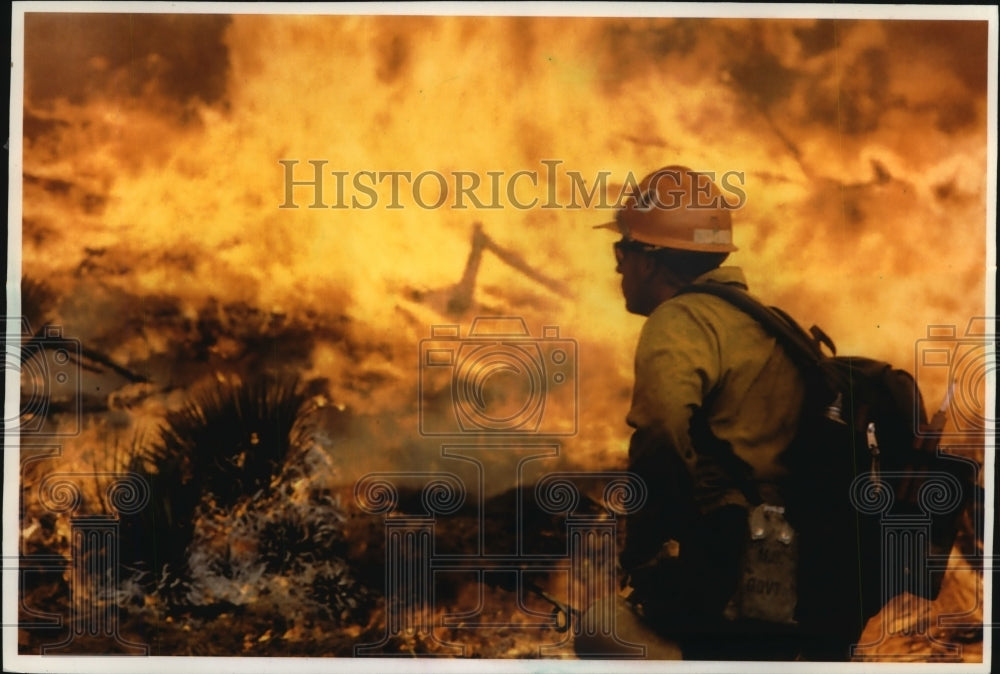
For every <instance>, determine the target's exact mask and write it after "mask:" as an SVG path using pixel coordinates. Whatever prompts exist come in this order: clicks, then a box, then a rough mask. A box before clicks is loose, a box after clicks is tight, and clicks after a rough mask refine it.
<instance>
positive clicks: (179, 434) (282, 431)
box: [121, 377, 308, 599]
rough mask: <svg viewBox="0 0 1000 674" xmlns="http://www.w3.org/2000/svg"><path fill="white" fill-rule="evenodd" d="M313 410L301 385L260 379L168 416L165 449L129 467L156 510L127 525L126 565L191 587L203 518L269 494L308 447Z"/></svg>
mask: <svg viewBox="0 0 1000 674" xmlns="http://www.w3.org/2000/svg"><path fill="white" fill-rule="evenodd" d="M307 402H308V397H307V396H306V395H305V394H304V393H302V392H301V391H300V390H299V387H298V382H297V380H296V379H294V378H290V379H282V378H273V377H261V378H258V379H255V380H252V381H249V382H217V383H215V384H214V385H213V386H209V387H207V388H205V389H203V390H202V391H200V392H198V393H196V394H194V395H192V396H191V398H190V399H189V400H188V401H187V402H186V403H185V404H184V406H183V407H181V409H179V410H177V411H174V412H170V413H169V414H168V415H167V417H166V420H165V423H164V425H163V428H162V430H161V433H160V438H159V441H158V442H157V443H155V444H154V445H153V446H152V448H150V449H149V450H147V451H146V452H143V453H142V455H140V456H138V457H136V458H135V459H134V460H133V461H132V464H131V465H130V466H129V469H130V470H132V471H135V472H137V473H139V474H140V475H142V476H143V477H144V478H145V479H146V481H147V483H148V485H149V491H150V503H149V505H148V506H147V507H146V508H144V509H142V510H141V511H139V512H138V513H137V514H135V515H129V516H125V517H123V518H122V523H121V525H122V526H121V530H122V536H121V541H122V553H121V554H122V561H123V562H124V563H125V564H127V565H130V566H135V567H137V568H145V569H148V570H149V571H152V577H153V578H154V579H158V580H163V577H164V576H165V575H167V576H170V577H171V579H172V581H181V582H182V583H183V582H185V581H187V580H189V579H190V568H189V566H188V563H187V551H188V546H189V544H190V543H191V541H192V538H193V535H194V526H195V521H196V519H197V518H198V516H199V514H201V513H202V512H209V511H211V510H212V509H213V508H214V509H222V510H227V509H231V508H233V507H234V506H235V505H236V504H237V502H238V501H240V500H241V499H247V498H250V497H258V496H262V495H266V494H267V493H269V492H270V490H271V488H272V481H273V480H274V479H275V478H276V477H277V476H278V475H279V473H280V471H281V469H282V467H283V465H284V463H285V460H286V458H287V457H288V455H289V452H290V451H292V450H293V449H295V448H302V447H303V446H304V445H305V442H306V439H307V437H308V429H307V426H306V424H305V422H304V419H305V417H306V412H307ZM167 586H168V587H176V583H175V582H170V583H168V585H167ZM175 599H179V597H175Z"/></svg>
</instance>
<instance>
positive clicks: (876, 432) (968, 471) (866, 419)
mask: <svg viewBox="0 0 1000 674" xmlns="http://www.w3.org/2000/svg"><path fill="white" fill-rule="evenodd" d="M681 292H682V293H688V292H698V293H707V294H710V295H715V296H716V297H720V298H722V299H724V300H726V301H727V302H729V303H731V304H732V305H734V306H736V307H737V308H739V309H740V310H742V311H743V312H745V313H746V314H748V315H749V316H751V317H752V318H754V319H755V320H756V321H758V322H759V323H760V324H761V325H762V326H763V327H764V329H765V330H766V331H767V332H768V333H770V334H771V335H773V336H774V337H775V338H776V339H777V340H778V343H779V344H781V345H782V347H783V348H784V349H785V351H786V353H787V354H788V355H789V357H790V358H791V359H792V360H793V362H795V363H796V365H797V366H798V368H799V370H800V372H801V373H802V376H803V379H804V381H805V385H806V393H805V401H804V403H803V409H802V413H801V417H800V421H799V430H798V434H797V437H796V439H795V440H794V441H793V443H792V445H791V446H790V447H789V448H788V449H787V450H786V451H785V452H784V454H783V456H782V460H783V462H784V463H785V464H786V465H787V467H788V473H789V476H790V477H789V479H788V480H787V482H786V483H785V484H784V485H783V487H782V491H783V497H784V500H785V504H786V517H787V518H788V521H789V522H790V523H791V524H792V526H793V527H794V528H795V530H796V531H797V532H798V534H799V574H798V593H799V597H798V608H797V611H796V618H797V620H798V621H799V624H800V625H803V626H805V627H806V628H807V629H808V628H809V627H812V629H814V630H816V631H818V632H822V631H830V630H834V631H841V632H843V633H844V634H845V637H846V638H848V639H850V638H851V635H852V634H856V635H859V634H860V632H861V631H862V630H863V628H864V625H865V623H866V622H867V620H868V618H870V617H871V616H873V615H875V614H876V613H878V611H879V610H881V608H882V607H883V606H884V605H885V604H886V602H888V601H889V600H890V599H892V598H893V597H895V596H897V595H899V594H901V593H903V592H909V593H911V594H914V595H917V596H919V597H925V598H927V599H935V598H937V596H938V593H939V592H940V590H941V580H942V577H943V573H944V569H945V566H946V564H947V559H948V555H949V554H950V552H951V548H952V545H953V544H954V542H955V539H956V536H957V534H958V528H959V518H960V516H961V514H962V512H963V510H964V509H965V507H966V506H967V505H968V502H969V499H970V498H971V496H972V494H973V492H974V489H975V484H976V476H977V472H978V470H979V466H978V464H977V463H976V462H975V461H973V460H971V459H968V458H964V457H959V456H955V455H952V454H947V453H945V452H943V451H941V450H939V449H938V440H939V438H940V434H941V430H942V428H943V426H944V422H945V418H944V417H945V415H944V412H943V411H941V412H938V413H936V414H935V415H934V418H933V419H931V420H930V422H928V419H927V415H926V412H925V410H924V403H923V399H922V397H921V395H920V391H919V389H918V388H917V384H916V381H915V380H914V378H913V377H912V376H911V375H910V374H909V373H907V372H905V371H902V370H898V369H895V368H893V367H892V366H891V365H889V364H888V363H884V362H880V361H877V360H873V359H870V358H860V357H851V356H836V355H835V354H836V350H835V347H834V345H833V342H832V341H831V340H830V339H829V337H827V336H826V335H825V333H823V332H822V331H821V330H819V329H818V328H815V327H814V328H813V329H812V331H811V333H812V334H811V335H810V334H808V333H806V332H805V331H804V330H803V329H802V328H801V327H800V326H799V325H798V324H797V323H796V322H795V321H794V320H793V319H792V318H791V317H790V316H788V314H786V313H785V312H783V311H782V310H780V309H778V308H776V307H767V306H765V305H763V304H762V303H761V302H759V301H758V300H756V299H755V298H754V297H752V296H751V295H750V294H749V293H747V292H746V291H744V290H742V289H741V288H739V287H737V286H733V285H726V284H721V283H702V284H696V285H691V286H688V287H686V288H684V289H682V290H681ZM821 344H822V345H826V346H827V347H828V349H829V350H830V352H831V354H832V355H826V353H824V351H823V349H822V348H821Z"/></svg>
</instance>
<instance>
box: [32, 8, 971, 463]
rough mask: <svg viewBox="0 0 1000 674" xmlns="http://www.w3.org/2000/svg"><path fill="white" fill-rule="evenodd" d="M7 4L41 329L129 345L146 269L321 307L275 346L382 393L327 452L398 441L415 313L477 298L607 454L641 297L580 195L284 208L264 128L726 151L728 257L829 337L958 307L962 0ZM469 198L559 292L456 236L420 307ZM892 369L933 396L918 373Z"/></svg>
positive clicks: (390, 455)
mask: <svg viewBox="0 0 1000 674" xmlns="http://www.w3.org/2000/svg"><path fill="white" fill-rule="evenodd" d="M25 28H26V40H25V42H26V54H25V63H26V69H25V99H24V191H23V197H24V200H23V216H24V218H23V261H22V264H23V272H24V273H25V274H26V275H28V276H30V277H33V278H36V279H44V280H46V282H48V283H49V284H50V285H52V286H53V287H54V288H55V290H56V291H57V292H58V293H59V295H60V298H61V299H60V302H59V305H58V311H57V313H58V317H59V320H60V321H61V323H62V324H63V325H64V326H65V330H66V333H67V334H68V335H72V336H74V337H76V338H79V339H81V340H82V341H83V342H84V343H87V344H92V345H100V346H103V347H105V348H106V350H107V351H108V352H109V355H110V356H111V357H112V358H113V359H114V360H115V361H116V362H119V363H121V364H125V365H129V364H131V365H132V366H138V365H141V364H142V363H145V362H148V361H150V360H151V359H153V358H155V357H156V355H157V354H158V353H165V352H167V351H168V346H169V342H170V340H171V339H174V337H172V336H169V335H163V334H156V333H155V331H152V330H146V331H144V330H143V329H142V326H141V325H140V326H135V325H132V324H129V325H128V326H126V325H124V318H122V317H123V316H124V315H126V314H128V315H130V316H134V315H142V312H143V308H142V307H143V306H144V303H145V302H148V301H150V300H149V298H151V297H159V296H169V297H174V298H178V300H179V301H180V303H181V306H182V307H183V310H184V311H185V312H187V314H189V315H191V316H193V315H195V314H196V312H197V311H198V309H199V307H201V306H203V305H204V303H205V302H206V301H209V298H213V299H214V300H215V301H218V302H219V303H221V304H226V303H234V302H242V303H246V304H247V305H249V306H251V307H255V308H257V309H259V310H260V311H262V312H264V314H265V315H266V314H268V313H275V314H281V315H285V316H292V317H297V316H306V315H309V316H312V315H319V316H321V317H322V316H326V317H339V318H340V319H342V320H343V322H344V323H345V324H347V325H349V326H350V327H349V332H350V334H351V335H352V338H353V339H354V341H355V342H357V343H358V344H362V345H368V346H369V347H370V348H369V349H360V350H358V349H355V350H353V351H351V352H349V353H348V352H346V351H345V350H344V349H342V348H340V346H339V345H338V344H336V343H333V342H330V341H329V340H323V339H316V340H315V342H314V343H312V344H311V345H310V349H311V352H310V355H309V358H308V359H307V364H306V366H305V367H304V374H305V375H306V376H310V377H326V378H328V379H329V381H330V383H331V384H330V385H331V391H330V393H331V398H332V399H333V402H334V403H336V404H337V405H339V406H342V407H346V408H348V409H350V410H353V411H354V412H356V413H358V414H361V415H365V418H367V419H369V420H375V419H386V417H388V416H395V417H396V420H395V421H394V422H392V423H389V422H386V423H387V424H388V425H383V424H382V423H381V422H377V423H376V422H372V423H368V424H362V425H360V426H356V427H354V428H352V429H351V430H350V431H349V432H347V433H346V434H344V436H343V437H341V438H339V439H338V443H339V446H340V447H341V448H342V449H343V450H345V451H340V452H338V455H337V461H338V462H339V469H338V470H340V471H341V473H340V477H341V478H342V479H344V480H346V481H350V480H352V479H355V478H356V477H357V476H358V475H360V474H362V473H363V472H365V471H367V470H371V469H379V468H385V467H387V466H397V467H399V466H400V464H407V463H408V461H412V460H414V457H413V454H412V447H413V445H414V444H420V443H421V442H422V441H420V439H419V438H418V436H417V429H416V426H415V420H416V416H415V405H416V402H415V400H414V397H413V396H414V388H413V387H414V386H415V381H416V377H417V345H418V342H419V341H420V340H421V339H424V338H427V337H429V336H430V326H431V325H434V324H438V323H459V324H461V325H463V327H464V326H467V325H468V322H469V320H470V319H471V318H472V317H473V316H475V315H477V314H511V315H520V316H523V317H524V318H525V319H526V321H527V324H528V326H529V329H530V330H531V331H532V334H536V335H537V334H540V331H541V327H542V326H543V325H558V326H559V328H560V334H561V336H562V337H564V338H570V339H575V340H577V341H578V344H579V367H580V396H579V420H580V431H579V433H578V435H577V436H574V437H572V438H568V439H566V440H565V443H564V447H565V449H564V456H565V457H567V459H568V460H570V462H571V463H577V462H579V463H581V464H583V465H587V466H595V465H602V466H621V465H622V463H623V460H624V448H625V443H626V439H627V428H626V427H625V424H624V414H625V411H626V409H627V406H628V399H629V393H630V386H631V355H632V350H633V348H634V344H635V339H636V336H637V333H638V329H639V327H640V325H641V319H639V318H637V317H633V316H629V315H627V314H626V313H625V310H624V306H623V302H622V300H621V297H620V292H619V288H618V278H617V276H616V274H615V273H614V262H613V256H612V255H611V250H610V244H611V243H612V240H613V236H611V235H610V234H608V233H607V232H594V231H592V225H594V224H597V223H600V222H602V221H604V220H606V219H607V218H608V217H609V213H608V212H607V211H601V210H598V209H594V208H591V209H569V208H561V209H541V208H535V209H531V210H518V209H514V208H510V207H505V208H502V209H497V210H477V209H475V208H469V209H456V208H453V207H449V206H445V207H443V208H441V209H437V210H426V209H421V208H418V207H416V206H415V205H414V204H413V203H412V199H409V198H408V197H406V196H404V197H403V206H404V208H402V209H398V210H393V209H387V208H386V207H385V206H386V205H387V204H388V202H389V195H388V194H387V192H386V191H385V189H384V188H383V189H380V201H379V204H378V205H377V206H376V207H375V208H373V209H370V210H359V209H344V210H335V209H310V208H307V207H306V206H307V205H308V204H309V203H311V193H309V191H308V190H307V189H302V188H296V189H297V191H296V201H297V203H298V204H299V205H300V208H298V209H280V208H279V205H280V204H281V203H282V201H283V200H284V189H285V188H284V184H283V181H284V174H283V169H282V167H281V165H279V163H278V162H279V160H282V159H294V160H298V161H299V162H300V164H299V166H297V167H296V171H297V174H296V175H297V178H299V179H303V178H304V177H308V176H309V175H310V171H311V168H310V167H309V165H308V164H307V163H306V162H307V161H308V160H310V159H323V160H327V161H328V162H329V163H328V165H327V166H326V169H327V170H341V171H348V172H350V173H351V174H353V173H355V172H359V171H366V170H371V171H391V170H408V171H412V172H413V173H414V174H416V173H419V172H421V171H424V170H436V171H440V172H443V173H446V174H447V173H448V172H451V171H478V172H480V173H485V171H504V172H505V173H506V174H507V175H510V174H513V173H515V172H516V171H519V170H531V171H537V172H538V173H539V174H540V177H541V180H542V181H543V182H542V184H540V186H539V187H538V189H537V190H533V191H531V190H529V192H530V193H529V194H526V195H525V198H531V196H537V197H539V198H540V199H544V197H545V195H546V193H547V192H546V189H547V188H549V186H548V185H547V184H545V183H544V180H545V167H544V166H543V164H542V163H541V162H542V161H543V160H551V159H555V160H559V161H561V162H562V164H561V165H560V168H559V171H560V172H564V171H567V170H573V171H579V172H580V173H581V174H582V175H584V176H586V177H588V178H590V177H596V176H597V174H598V173H599V172H600V171H610V172H611V178H610V183H612V184H620V182H621V181H622V180H624V178H625V175H626V173H628V172H629V171H633V172H634V173H635V174H636V176H637V177H639V176H641V175H643V174H645V173H647V172H649V171H650V170H652V169H655V168H657V167H659V166H662V165H665V164H670V163H682V164H687V165H689V166H692V167H694V168H696V169H702V170H708V171H716V172H718V173H720V174H721V173H723V172H725V171H731V170H732V171H742V172H745V176H746V181H745V185H744V188H745V190H746V193H747V197H748V198H747V202H746V204H745V206H744V208H742V209H741V210H739V211H737V212H736V214H735V217H734V226H735V238H736V243H737V245H738V246H739V247H740V251H739V252H738V253H736V254H734V255H733V256H732V258H731V262H732V263H734V264H738V265H741V266H742V267H743V268H744V270H745V271H746V273H747V275H748V277H749V279H750V283H751V289H752V290H753V291H755V292H756V293H757V294H758V295H759V296H761V297H762V298H764V299H765V300H767V301H768V302H770V303H773V304H776V305H779V306H781V307H783V308H784V309H786V310H787V311H789V312H790V313H791V314H792V315H794V316H796V317H797V318H798V319H799V320H800V322H802V323H803V324H804V325H806V326H808V325H811V324H813V323H816V324H819V325H821V326H823V327H824V328H825V329H826V331H827V332H828V333H829V334H830V335H831V336H832V337H833V338H834V340H835V341H836V342H837V343H838V346H839V347H840V351H841V352H842V353H859V354H865V355H870V356H873V357H877V358H882V359H886V360H890V361H892V362H894V363H896V364H897V365H899V366H901V367H904V368H906V369H910V370H912V369H914V353H915V346H916V344H917V342H918V340H920V339H921V338H923V337H925V336H926V334H927V326H928V325H932V324H955V325H957V326H958V331H959V333H961V332H962V330H964V327H965V325H966V324H967V322H968V320H969V319H970V318H971V317H974V316H981V315H984V312H985V311H986V307H985V306H984V303H985V296H986V284H985V281H984V279H985V277H986V274H985V271H984V262H985V259H986V248H985V246H986V239H987V230H986V228H987V222H986V208H985V203H986V200H985V197H986V169H987V167H986V150H987V148H986V129H987V121H986V107H987V103H986V65H987V25H986V23H985V22H973V21H966V22H959V21H955V22H924V21H842V20H837V21H833V20H763V19H752V20H751V19H741V20H737V19H725V20H724V19H715V20H709V19H667V18H664V19H625V18H622V19H614V18H612V19H596V18H595V19H588V18H517V17H499V18H488V17H482V18H480V17H464V18H462V17H388V16H383V17H373V16H331V17H324V16H308V17H296V16H232V17H222V16H211V15H203V16H199V15H124V14H118V15H116V14H107V15H83V14H29V15H28V16H27V17H26V22H25ZM483 177H484V180H485V175H484V176H483ZM331 184H332V180H329V181H327V189H331ZM568 185H569V181H568V180H561V181H557V185H556V189H557V191H558V194H559V198H560V200H561V201H562V202H563V203H566V202H567V201H568V199H569V196H568V194H567V193H566V192H567V189H568ZM588 186H589V182H588ZM435 192H436V188H434V189H433V190H431V194H434V193H435ZM485 198H487V197H484V199H485ZM327 201H328V202H330V201H332V198H331V197H329V196H328V197H327ZM451 203H453V200H451V199H449V204H451ZM476 222H481V223H482V225H483V231H484V232H485V233H486V234H487V235H488V236H489V237H490V238H491V239H492V240H493V241H494V242H496V243H497V244H498V245H499V246H502V247H504V248H506V249H508V250H511V251H515V252H516V253H517V254H518V255H519V256H520V257H521V258H522V259H523V260H524V261H525V262H526V264H528V265H529V266H531V267H532V268H534V269H536V270H538V271H540V272H542V273H543V274H545V275H546V276H548V277H550V278H552V279H554V280H556V281H558V282H561V283H562V284H563V285H564V286H565V287H567V288H569V291H570V297H568V298H567V297H561V296H559V295H557V294H555V293H553V292H551V291H550V290H548V289H546V288H544V287H542V286H541V285H539V284H538V283H535V282H534V281H532V280H530V279H529V278H527V277H526V276H525V275H524V274H522V273H521V272H519V271H517V270H516V269H514V268H512V267H511V266H509V265H506V264H503V263H502V262H501V261H500V260H499V259H498V257H497V256H495V255H491V254H490V253H488V252H487V253H486V254H485V255H484V257H483V260H482V264H481V266H480V268H479V274H478V277H477V280H476V287H475V297H474V299H475V304H474V306H473V307H471V308H470V310H469V311H467V312H465V313H464V314H461V315H458V316H456V315H449V314H448V313H447V311H446V304H447V300H448V298H449V296H450V293H451V292H452V290H451V289H452V288H453V286H454V284H456V283H457V282H458V281H459V279H460V278H461V277H462V273H463V270H464V268H465V264H466V258H467V256H468V254H469V249H470V237H471V233H472V227H473V225H474V223H476ZM383 347H385V348H383ZM276 358H277V359H278V360H279V361H280V354H278V355H277V356H276ZM206 374H207V375H209V376H210V373H206ZM359 382H376V383H375V384H372V385H367V386H366V385H362V384H359ZM921 386H922V388H923V389H924V393H925V395H926V396H927V399H928V405H929V406H931V407H936V406H937V403H938V401H940V400H941V398H942V396H943V394H944V388H945V377H944V376H943V373H942V376H927V377H925V378H924V379H923V380H921ZM423 446H425V447H426V449H427V452H428V453H429V455H433V454H434V452H435V451H436V445H435V443H434V442H423ZM404 457H405V458H404ZM426 460H427V461H431V460H432V459H426ZM423 462H424V461H423V460H417V461H416V463H417V464H418V465H419V464H422V463H423Z"/></svg>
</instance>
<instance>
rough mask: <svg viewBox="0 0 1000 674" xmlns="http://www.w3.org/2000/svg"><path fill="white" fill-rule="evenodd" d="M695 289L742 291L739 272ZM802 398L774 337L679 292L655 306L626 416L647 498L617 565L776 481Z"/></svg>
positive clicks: (721, 304) (723, 272)
mask: <svg viewBox="0 0 1000 674" xmlns="http://www.w3.org/2000/svg"><path fill="white" fill-rule="evenodd" d="M695 283H696V284H697V283H728V284H736V285H739V286H741V287H742V288H744V289H746V287H747V286H746V281H745V279H744V276H743V272H742V271H741V270H740V269H739V268H737V267H721V268H719V269H715V270H712V271H710V272H708V273H707V274H704V275H703V276H701V277H699V278H698V279H696V280H695ZM803 396H804V385H803V382H802V379H801V376H800V375H799V372H798V370H797V369H796V366H795V364H794V363H793V362H792V361H791V360H790V359H789V358H788V357H787V356H786V355H785V353H784V351H783V350H782V349H781V348H780V347H779V346H778V345H777V343H776V341H775V339H774V337H772V336H770V335H769V334H767V333H766V332H765V331H764V329H763V328H762V327H761V326H760V325H759V324H758V323H757V322H756V321H755V320H754V319H753V318H751V317H750V316H748V315H747V314H745V313H744V312H742V311H740V310H739V309H737V308H736V307H734V306H733V305H731V304H729V303H728V302H726V301H725V300H723V299H721V298H718V297H714V296H711V295H707V294H702V293H685V294H681V295H677V296H675V297H673V298H671V299H669V300H667V301H665V302H663V303H662V304H661V305H660V306H659V307H657V308H656V309H655V310H654V311H653V312H652V314H650V316H649V318H648V319H647V321H646V323H645V324H644V325H643V328H642V332H641V334H640V336H639V343H638V346H637V348H636V355H635V388H634V391H633V397H632V407H631V409H630V411H629V413H628V417H627V421H628V423H629V425H630V426H632V427H633V428H635V432H634V434H633V436H632V442H631V445H630V447H629V464H630V469H631V470H632V471H634V472H636V473H637V474H638V475H640V476H641V477H642V478H643V479H644V481H645V482H646V487H647V489H648V491H649V495H650V498H649V500H648V502H647V505H646V507H645V508H643V509H642V510H641V511H640V512H639V513H637V514H636V515H634V516H632V517H630V518H629V523H628V529H627V537H626V550H625V552H624V553H623V556H622V563H623V565H624V566H625V567H626V568H628V566H629V564H630V563H632V564H635V563H641V562H643V561H645V559H648V557H649V556H652V555H655V554H656V551H657V550H658V549H659V547H660V545H661V544H662V543H663V542H664V541H666V540H669V539H671V538H673V539H675V540H681V539H682V538H683V535H684V534H683V531H681V530H680V529H679V528H683V526H684V525H685V523H686V522H691V521H692V519H696V518H698V517H701V516H704V515H707V514H709V513H711V512H713V511H716V510H718V509H719V508H721V507H722V506H724V505H727V504H736V505H741V506H744V507H746V506H748V505H749V503H748V496H747V486H748V485H750V484H754V485H756V484H757V483H758V482H763V483H768V484H769V483H777V482H780V480H781V479H782V478H783V477H784V476H785V471H784V469H783V467H782V464H781V463H780V461H779V460H778V456H779V454H780V453H781V452H782V451H783V450H784V449H785V448H786V447H787V446H788V445H789V443H790V442H791V440H792V437H793V435H794V434H795V431H796V428H797V422H798V416H799V412H800V408H801V405H802V400H803ZM765 500H769V499H765Z"/></svg>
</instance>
